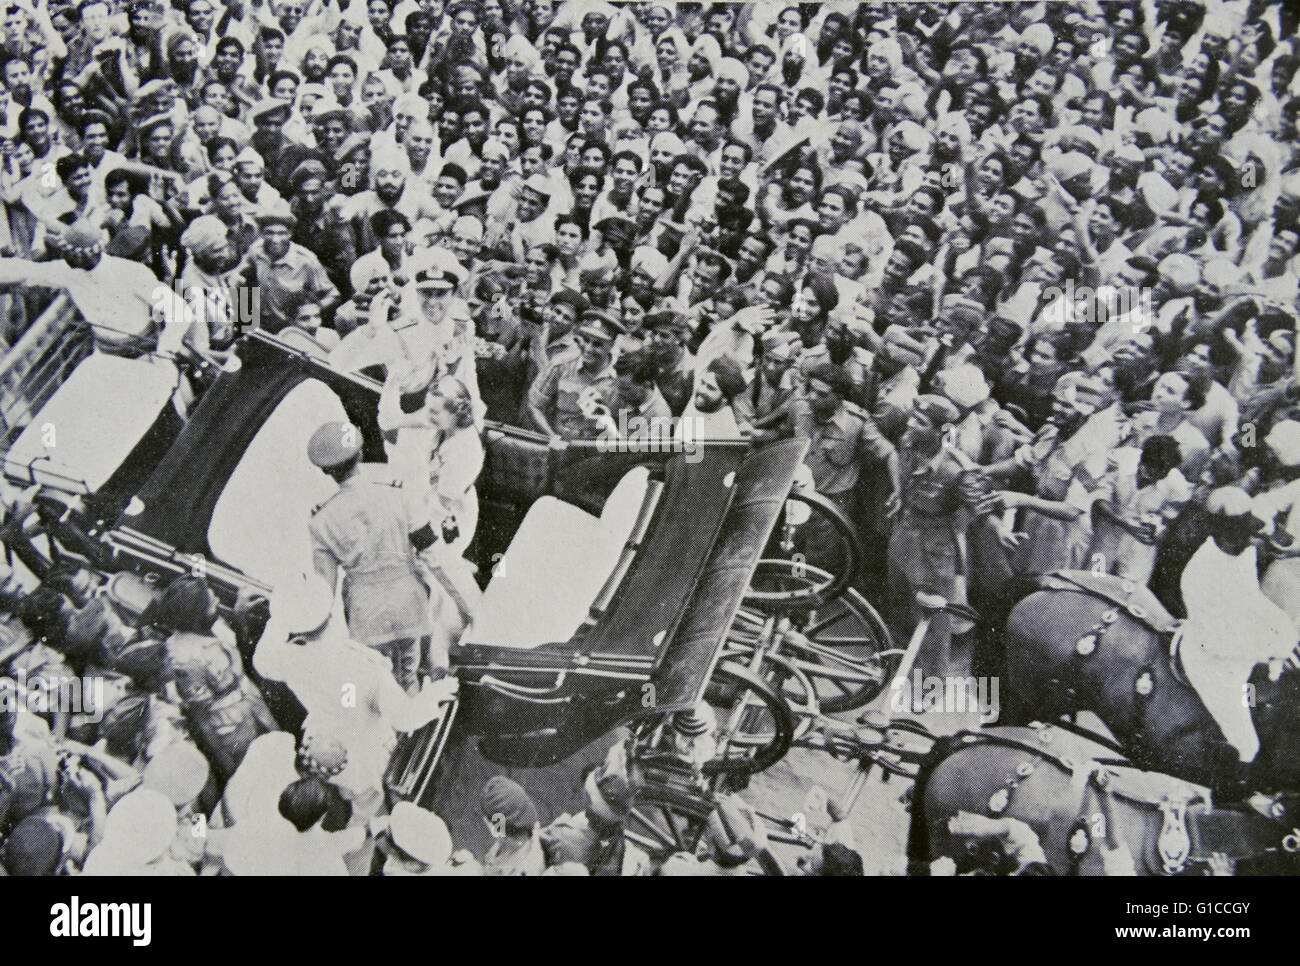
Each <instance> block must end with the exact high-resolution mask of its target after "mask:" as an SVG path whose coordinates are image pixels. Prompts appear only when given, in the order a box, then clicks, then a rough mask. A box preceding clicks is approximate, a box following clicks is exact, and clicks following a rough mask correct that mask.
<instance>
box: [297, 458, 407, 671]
mask: <svg viewBox="0 0 1300 966" xmlns="http://www.w3.org/2000/svg"><path fill="white" fill-rule="evenodd" d="M310 529H311V536H312V549H313V553H314V555H315V556H316V558H317V560H318V561H319V560H322V558H323V559H325V560H329V561H333V562H334V564H336V565H337V566H338V567H339V568H341V569H342V570H343V572H344V574H345V575H346V576H345V580H344V584H343V605H344V608H345V611H346V613H347V619H348V629H349V631H350V632H351V634H352V637H353V639H354V640H357V641H359V642H361V643H362V644H368V645H375V644H384V643H387V642H388V641H395V640H400V639H402V638H413V637H423V636H424V635H425V634H428V633H429V598H428V594H427V592H426V591H425V587H424V584H422V583H421V582H420V579H419V577H417V576H416V565H415V548H414V547H412V546H411V539H410V533H411V524H410V520H409V516H408V512H407V508H406V505H405V502H404V501H403V497H402V490H401V487H400V486H398V485H396V484H391V483H383V482H376V481H373V480H364V479H361V478H359V477H357V476H352V477H351V478H349V479H348V480H346V481H345V482H344V483H343V485H342V486H341V487H340V488H339V491H338V493H336V494H334V496H332V497H330V498H329V499H328V500H326V501H325V502H324V503H322V504H321V505H320V506H319V507H317V508H316V510H315V511H314V512H313V513H312V517H311V524H310Z"/></svg>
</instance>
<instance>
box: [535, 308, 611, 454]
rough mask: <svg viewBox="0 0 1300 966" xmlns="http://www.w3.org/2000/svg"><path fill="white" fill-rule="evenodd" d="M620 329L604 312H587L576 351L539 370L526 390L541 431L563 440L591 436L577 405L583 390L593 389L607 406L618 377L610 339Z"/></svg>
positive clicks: (593, 427)
mask: <svg viewBox="0 0 1300 966" xmlns="http://www.w3.org/2000/svg"><path fill="white" fill-rule="evenodd" d="M621 331H622V329H621V328H620V327H619V326H618V324H617V323H616V322H614V320H613V319H611V318H610V317H609V316H608V315H606V314H605V313H604V312H597V311H592V312H587V313H586V314H584V315H583V317H582V326H581V327H580V328H579V329H578V330H577V332H576V333H575V334H574V335H575V342H576V344H577V346H578V349H579V354H578V355H576V356H572V357H565V358H561V359H560V360H559V361H557V362H555V363H553V364H552V365H551V367H550V368H549V369H547V370H545V371H544V372H542V373H541V374H540V375H539V376H538V377H537V380H536V381H535V382H534V383H533V387H532V389H531V390H529V393H528V411H529V414H530V415H531V416H532V419H533V422H534V423H535V424H536V425H537V428H538V429H540V430H541V431H542V432H544V433H547V434H549V435H551V436H561V437H563V438H564V439H595V438H596V437H597V436H598V435H599V429H598V428H597V425H596V423H595V422H594V421H593V420H592V419H591V417H590V416H589V415H588V414H587V412H586V411H585V410H584V409H583V407H582V406H581V405H580V400H581V399H582V396H583V393H585V392H587V391H588V390H591V389H594V390H595V391H596V394H597V396H598V397H599V402H600V403H602V404H603V405H604V406H605V408H607V409H608V408H611V406H612V404H613V402H614V395H615V388H616V386H617V382H618V377H617V374H616V373H615V372H614V367H613V365H612V364H611V359H612V355H613V348H614V340H615V339H617V338H618V336H619V333H620V332H621Z"/></svg>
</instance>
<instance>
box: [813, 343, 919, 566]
mask: <svg viewBox="0 0 1300 966" xmlns="http://www.w3.org/2000/svg"><path fill="white" fill-rule="evenodd" d="M852 390H853V386H852V382H851V381H850V379H849V377H848V374H847V373H845V371H844V370H843V368H841V367H840V366H837V365H834V364H832V363H822V364H819V365H815V366H813V367H812V368H810V369H809V370H808V373H807V389H806V391H805V394H804V395H803V396H802V397H800V398H797V399H796V400H795V401H794V403H793V404H792V405H791V413H792V416H793V420H794V434H795V435H796V436H802V437H804V438H805V439H807V440H809V441H810V442H811V444H812V445H811V446H810V447H809V450H808V455H807V456H806V457H804V462H805V463H806V464H807V466H808V469H809V470H810V471H811V472H812V476H813V484H814V486H815V487H816V489H817V492H818V493H820V494H821V495H822V496H824V497H827V498H828V499H830V500H831V501H832V502H834V503H835V504H836V505H837V506H838V507H839V508H840V509H841V510H843V511H844V512H845V514H847V515H848V517H849V519H851V520H855V521H856V520H858V519H860V517H861V514H860V513H859V508H858V504H857V492H858V484H859V482H860V480H861V479H862V475H863V473H864V471H866V470H868V469H869V468H870V467H872V466H875V465H880V466H883V467H884V470H885V473H886V475H887V477H888V480H889V484H888V486H889V489H888V492H889V494H891V497H890V498H891V499H892V498H893V497H892V494H897V493H898V454H897V453H896V452H895V451H894V447H893V446H892V445H891V444H890V442H889V440H887V439H885V437H884V436H882V435H881V434H880V431H879V430H878V429H877V428H876V424H875V423H874V422H873V421H872V419H871V416H870V415H868V414H867V411H866V410H865V409H863V408H862V407H860V406H858V405H856V404H855V403H851V402H849V401H848V398H847V397H848V396H849V395H850V393H851V392H852ZM804 530H805V533H804V543H805V546H806V549H807V554H808V562H809V563H810V564H812V565H813V566H814V567H821V568H822V569H824V570H828V571H831V572H836V571H837V570H838V568H839V567H840V566H841V565H842V564H843V560H842V559H841V553H840V552H839V550H838V547H837V545H836V542H835V538H834V536H833V535H832V534H831V532H830V528H829V525H828V524H824V523H822V522H821V520H820V518H819V517H813V518H812V519H811V520H810V521H809V522H808V523H807V524H805V525H804Z"/></svg>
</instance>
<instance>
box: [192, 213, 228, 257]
mask: <svg viewBox="0 0 1300 966" xmlns="http://www.w3.org/2000/svg"><path fill="white" fill-rule="evenodd" d="M227 237H228V236H227V234H226V225H225V223H224V222H223V221H222V220H221V219H220V218H218V217H217V216H216V215H200V216H199V217H198V218H195V219H194V220H193V221H192V222H190V223H189V226H188V227H187V228H186V229H185V231H184V232H183V233H182V234H181V244H182V245H184V246H185V247H186V248H188V249H189V250H190V251H192V252H193V251H202V250H204V249H207V248H215V247H216V246H217V245H221V244H224V243H225V241H226V240H227Z"/></svg>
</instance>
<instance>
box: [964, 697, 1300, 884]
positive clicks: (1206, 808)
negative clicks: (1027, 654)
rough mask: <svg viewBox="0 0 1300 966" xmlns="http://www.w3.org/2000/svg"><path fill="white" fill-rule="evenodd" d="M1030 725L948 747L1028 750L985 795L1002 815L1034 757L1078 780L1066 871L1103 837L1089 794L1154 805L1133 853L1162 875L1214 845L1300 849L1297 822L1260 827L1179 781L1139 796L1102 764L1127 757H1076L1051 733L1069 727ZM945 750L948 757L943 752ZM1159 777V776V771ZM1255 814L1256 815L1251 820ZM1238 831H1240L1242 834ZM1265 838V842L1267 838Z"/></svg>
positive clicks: (1074, 869)
mask: <svg viewBox="0 0 1300 966" xmlns="http://www.w3.org/2000/svg"><path fill="white" fill-rule="evenodd" d="M1029 730H1030V731H1031V732H1032V733H1033V734H1034V736H1035V738H1036V739H1037V740H1033V739H1028V738H1026V739H1022V738H1019V737H1016V736H1014V735H1009V734H1006V733H1005V732H999V733H990V732H987V731H979V732H974V731H963V732H961V733H959V734H957V735H954V736H953V738H952V739H951V747H953V748H955V749H959V748H962V747H970V746H973V745H977V744H995V745H1002V746H1004V747H1008V748H1015V749H1018V750H1020V751H1024V752H1026V753H1028V754H1029V755H1030V756H1031V757H1030V758H1028V759H1026V760H1024V761H1021V762H1019V763H1018V764H1017V765H1016V769H1015V772H1014V774H1012V775H1010V776H1009V777H1008V778H1007V779H1006V781H1005V783H1004V784H1003V786H1002V787H1001V788H999V789H998V790H997V791H995V792H994V793H993V794H992V795H991V796H989V800H988V810H989V812H990V813H992V814H994V815H1002V814H1004V813H1005V812H1006V811H1007V808H1008V807H1009V805H1010V804H1011V796H1012V795H1013V794H1014V793H1015V790H1016V789H1017V788H1018V787H1019V785H1020V783H1021V782H1023V781H1026V780H1027V779H1028V778H1030V777H1031V776H1032V775H1033V774H1034V773H1035V772H1036V771H1037V764H1036V763H1035V760H1034V759H1038V761H1039V762H1041V761H1048V762H1051V763H1052V764H1053V765H1055V766H1056V767H1057V768H1059V769H1060V770H1061V771H1063V772H1065V773H1066V774H1067V775H1069V776H1070V778H1071V785H1072V787H1078V786H1079V785H1080V784H1082V786H1083V787H1082V788H1081V789H1080V791H1081V792H1082V794H1081V796H1080V801H1079V811H1078V814H1077V815H1076V817H1075V819H1074V821H1073V822H1072V823H1071V826H1070V832H1069V835H1068V837H1067V840H1066V841H1067V854H1068V857H1069V867H1068V874H1069V875H1078V873H1079V868H1080V866H1081V865H1082V863H1083V860H1084V858H1085V857H1086V856H1087V855H1088V853H1089V852H1090V851H1091V850H1092V847H1093V845H1094V843H1095V842H1096V840H1097V838H1098V837H1101V836H1104V834H1105V829H1104V827H1103V828H1098V827H1097V825H1096V818H1097V817H1098V816H1097V813H1094V812H1092V811H1091V810H1090V808H1089V804H1090V802H1091V801H1092V800H1093V799H1092V797H1091V796H1093V795H1095V796H1103V795H1105V796H1110V797H1111V798H1114V799H1123V800H1125V801H1127V802H1128V803H1129V804H1131V805H1136V806H1138V807H1139V808H1142V809H1151V808H1154V809H1156V810H1157V811H1158V812H1159V814H1160V828H1159V830H1158V831H1157V832H1156V834H1155V837H1154V840H1152V839H1151V836H1150V835H1148V836H1147V841H1146V842H1145V843H1144V849H1143V852H1144V854H1143V855H1141V856H1135V857H1134V858H1135V860H1136V861H1139V862H1141V861H1145V863H1146V865H1147V866H1148V868H1151V869H1154V870H1157V871H1158V872H1159V873H1160V874H1162V875H1181V874H1185V873H1186V872H1188V871H1189V869H1188V867H1189V865H1192V864H1204V863H1206V862H1207V861H1208V859H1209V855H1210V854H1211V853H1213V852H1227V853H1229V854H1231V857H1232V858H1233V859H1234V860H1238V861H1239V860H1242V859H1248V858H1256V857H1259V856H1262V855H1265V854H1267V853H1269V852H1276V851H1278V850H1279V849H1280V850H1281V851H1283V852H1286V853H1291V854H1295V853H1300V829H1292V830H1290V831H1289V832H1288V833H1286V834H1285V835H1283V836H1282V837H1281V838H1280V839H1278V837H1277V835H1276V832H1277V828H1278V827H1277V825H1276V824H1274V823H1272V822H1269V823H1268V825H1269V828H1268V830H1267V831H1264V828H1263V827H1264V823H1265V821H1266V820H1265V819H1263V817H1262V816H1258V815H1256V814H1255V813H1253V812H1240V811H1235V810H1228V809H1215V808H1214V805H1213V802H1212V801H1211V800H1210V798H1209V796H1208V795H1207V794H1205V793H1204V792H1202V791H1199V790H1197V788H1196V787H1195V786H1192V785H1190V783H1186V782H1181V781H1178V780H1177V779H1171V781H1176V782H1177V783H1178V784H1179V785H1182V786H1184V788H1183V791H1182V793H1181V794H1178V793H1165V794H1160V795H1158V796H1156V795H1142V794H1140V793H1139V792H1138V790H1136V789H1133V788H1126V787H1124V784H1123V781H1122V780H1117V779H1116V777H1115V773H1114V772H1110V771H1107V770H1106V766H1119V767H1124V768H1133V767H1134V766H1133V765H1132V763H1131V762H1129V761H1127V760H1125V759H1122V758H1096V757H1092V758H1088V759H1086V760H1085V761H1082V762H1076V761H1075V760H1074V759H1072V758H1070V757H1069V756H1068V755H1065V754H1062V753H1060V752H1058V751H1057V750H1056V749H1055V748H1053V747H1052V745H1053V742H1054V741H1055V736H1056V734H1057V733H1062V734H1071V733H1070V732H1066V731H1063V730H1061V729H1057V728H1055V727H1054V726H1052V725H1046V724H1043V723H1041V722H1034V723H1033V724H1031V725H1030V726H1029ZM1072 737H1077V736H1073V735H1072ZM945 757H946V756H945ZM1091 763H1095V765H1097V766H1100V769H1101V770H1102V771H1103V772H1104V773H1105V774H1106V775H1107V778H1105V779H1103V780H1100V781H1099V780H1098V776H1097V772H1096V771H1095V770H1094V768H1092V767H1089V766H1090V764H1091ZM1161 777H1164V776H1161ZM1252 820H1258V821H1252ZM1234 832H1237V833H1238V834H1237V835H1236V837H1235V839H1236V841H1237V842H1240V841H1241V839H1243V838H1244V839H1246V840H1247V841H1248V842H1249V843H1250V846H1251V848H1250V849H1249V850H1247V851H1246V852H1245V853H1244V854H1232V853H1233V852H1241V850H1240V849H1233V848H1232V847H1231V845H1232V843H1233V841H1234V838H1233V833H1234ZM1243 832H1244V834H1241V833H1243ZM1266 843H1267V844H1266Z"/></svg>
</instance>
